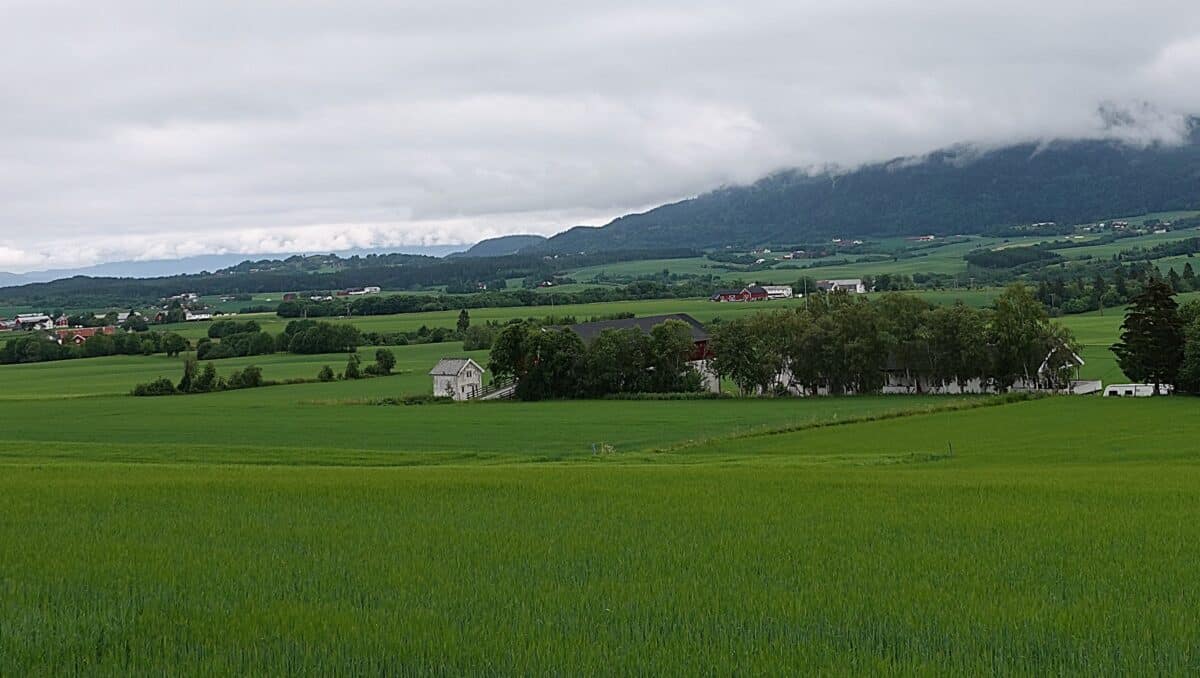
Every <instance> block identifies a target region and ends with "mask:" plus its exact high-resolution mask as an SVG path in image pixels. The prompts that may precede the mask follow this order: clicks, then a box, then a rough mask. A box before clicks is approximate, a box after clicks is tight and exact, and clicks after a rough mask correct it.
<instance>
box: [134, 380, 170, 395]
mask: <svg viewBox="0 0 1200 678" xmlns="http://www.w3.org/2000/svg"><path fill="white" fill-rule="evenodd" d="M176 393H178V391H176V390H175V384H173V383H171V380H170V379H167V378H166V377H159V378H158V379H155V380H154V381H152V382H150V383H148V384H138V385H137V386H134V387H133V395H135V396H161V395H175V394H176Z"/></svg>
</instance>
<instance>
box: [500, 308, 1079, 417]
mask: <svg viewBox="0 0 1200 678" xmlns="http://www.w3.org/2000/svg"><path fill="white" fill-rule="evenodd" d="M710 332H711V337H710V347H711V349H712V353H713V354H714V355H713V357H712V358H711V362H710V368H711V369H712V371H714V372H715V373H716V374H718V375H720V376H721V377H723V378H728V379H729V380H731V381H732V382H733V383H734V384H735V385H736V386H737V387H738V389H739V390H740V391H741V392H742V393H743V394H745V395H748V394H757V393H762V394H770V393H774V392H780V393H782V392H784V391H786V390H789V389H794V390H799V391H801V392H805V393H812V394H816V393H831V394H842V393H875V392H879V391H880V390H881V389H882V388H883V386H884V385H885V382H886V374H887V372H888V371H892V372H897V373H902V374H906V375H909V376H912V377H916V376H920V377H921V383H924V384H930V385H933V386H937V385H949V384H951V383H955V382H957V383H959V384H960V385H966V384H968V383H970V382H972V381H974V380H978V381H979V383H981V384H982V385H983V386H984V387H987V388H993V389H996V390H1003V389H1007V388H1010V387H1012V386H1013V385H1015V384H1018V383H1027V384H1034V383H1038V384H1041V385H1043V386H1045V387H1048V388H1063V387H1065V386H1067V385H1068V383H1069V380H1070V378H1071V374H1072V368H1073V367H1074V364H1073V362H1072V361H1073V356H1074V355H1075V354H1076V353H1077V352H1078V346H1077V344H1076V342H1075V340H1074V337H1073V336H1072V334H1071V333H1070V331H1069V330H1067V329H1066V328H1064V327H1062V326H1061V325H1058V324H1057V323H1054V322H1052V321H1051V320H1050V318H1049V315H1048V314H1047V312H1046V309H1045V307H1044V306H1043V305H1042V304H1041V303H1040V302H1038V300H1037V299H1035V298H1034V296H1033V294H1032V293H1031V291H1030V290H1029V289H1028V288H1027V287H1025V286H1023V285H1019V284H1018V285H1013V286H1011V287H1009V288H1008V289H1006V290H1005V291H1004V292H1003V293H1002V294H1001V295H1000V296H999V297H998V298H997V300H996V302H995V305H994V308H992V309H975V308H971V307H968V306H965V305H963V304H956V305H954V306H935V305H933V304H931V303H929V302H927V301H924V300H922V299H920V298H918V297H915V296H912V295H906V294H902V293H892V294H888V295H885V296H883V297H882V298H880V299H878V300H876V301H868V300H867V299H865V298H863V297H860V296H856V295H847V294H829V295H817V296H814V297H813V298H811V299H810V300H809V303H808V304H807V305H806V306H802V307H795V308H789V309H785V310H780V311H774V312H762V313H758V314H755V315H751V316H745V317H741V318H737V319H734V320H729V321H725V322H715V323H713V324H712V326H711V327H710ZM693 350H694V343H693V340H692V337H691V333H690V329H689V327H688V326H687V325H686V324H683V323H679V322H677V321H672V322H669V323H664V324H663V325H660V326H657V327H655V328H653V330H652V331H651V332H650V333H649V334H646V333H643V332H641V331H638V330H634V329H630V330H606V331H605V332H603V333H601V334H600V336H599V337H598V338H596V339H595V340H593V341H592V342H591V343H588V344H585V343H584V342H583V340H582V339H580V338H579V337H578V336H577V335H575V334H574V333H573V332H571V331H570V330H567V329H549V328H545V327H543V326H540V325H537V324H534V323H528V322H522V323H518V324H514V325H510V326H506V327H505V328H504V329H503V330H501V331H500V333H499V334H498V335H497V337H496V340H495V342H494V344H493V346H492V352H491V360H490V363H489V369H490V370H491V371H492V373H493V375H495V376H496V377H497V378H509V377H511V378H514V379H516V381H517V396H518V397H520V398H522V399H525V400H541V399H546V398H573V397H598V396H604V395H610V394H622V393H647V392H663V393H665V392H686V391H696V390H699V389H700V387H701V384H702V380H703V375H701V374H699V373H698V372H697V371H696V370H695V369H693V368H692V366H691V365H690V364H689V358H690V357H693ZM1043 365H1045V367H1043Z"/></svg>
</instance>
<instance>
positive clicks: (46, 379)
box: [0, 342, 487, 403]
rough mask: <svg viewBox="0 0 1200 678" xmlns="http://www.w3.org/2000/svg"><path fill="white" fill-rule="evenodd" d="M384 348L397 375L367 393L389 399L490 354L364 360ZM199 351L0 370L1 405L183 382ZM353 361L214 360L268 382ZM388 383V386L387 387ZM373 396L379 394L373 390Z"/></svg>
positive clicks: (423, 389)
mask: <svg viewBox="0 0 1200 678" xmlns="http://www.w3.org/2000/svg"><path fill="white" fill-rule="evenodd" d="M378 348H388V349H389V350H391V351H392V353H393V354H394V355H395V356H396V374H395V375H394V376H391V377H386V378H384V379H381V380H380V382H381V383H380V384H378V385H375V384H372V385H370V386H368V385H367V382H366V381H364V382H362V384H363V385H362V387H361V388H364V389H369V390H370V389H372V388H374V389H385V388H386V389H387V394H388V395H402V394H416V393H431V392H432V391H433V387H432V385H431V384H432V382H431V381H430V379H429V377H428V376H427V375H426V373H427V372H428V371H429V369H430V368H432V367H433V366H434V364H435V363H437V361H438V360H439V359H440V358H442V357H448V356H470V357H473V358H475V359H476V360H478V361H480V362H482V363H484V364H485V365H486V362H487V351H475V352H464V351H463V350H462V343H461V342H454V343H441V344H413V345H409V346H388V347H378V346H362V347H360V348H359V351H358V356H359V358H360V359H361V360H362V361H363V362H364V363H370V362H373V361H374V360H375V351H376V349H378ZM194 355H195V353H194V352H192V353H187V354H184V355H183V356H180V357H177V358H168V357H167V356H165V355H162V354H159V355H153V356H106V357H103V358H83V359H78V360H63V361H57V362H45V363H28V364H23V365H3V366H0V403H2V402H4V401H6V400H23V399H30V398H41V399H46V398H51V399H53V398H78V397H84V396H97V395H114V394H115V395H123V394H127V393H129V391H130V390H131V389H132V388H133V387H134V386H135V385H137V384H139V383H144V382H149V381H153V380H154V379H157V378H159V377H168V378H170V379H172V380H173V381H177V380H178V379H179V377H180V375H182V373H183V360H184V358H186V357H193V356H194ZM347 359H348V356H347V354H345V353H330V354H324V355H295V354H291V353H274V354H271V355H260V356H250V357H246V358H225V359H222V360H213V361H211V362H212V364H213V366H214V367H216V368H217V371H218V372H219V373H220V374H222V375H227V374H229V373H230V372H232V371H234V370H240V369H242V368H244V367H246V366H248V365H257V366H258V367H261V368H262V370H263V378H265V379H268V380H274V381H283V380H286V379H312V378H315V377H316V376H317V372H319V371H320V369H321V367H322V366H324V365H329V366H330V367H331V368H333V370H334V371H335V372H338V371H341V370H342V369H343V368H344V367H345V365H346V361H347ZM384 381H386V385H385V384H383V383H382V382H384ZM372 392H374V391H373V390H372Z"/></svg>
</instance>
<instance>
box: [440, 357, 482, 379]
mask: <svg viewBox="0 0 1200 678" xmlns="http://www.w3.org/2000/svg"><path fill="white" fill-rule="evenodd" d="M467 365H475V367H477V368H479V370H480V371H483V368H482V367H479V363H477V362H475V361H474V360H471V359H470V358H442V359H441V360H439V361H438V363H437V364H436V365H434V366H433V369H432V370H429V374H430V375H432V376H436V377H456V376H458V373H459V372H462V371H463V369H464V368H466V366H467Z"/></svg>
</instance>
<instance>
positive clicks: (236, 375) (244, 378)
mask: <svg viewBox="0 0 1200 678" xmlns="http://www.w3.org/2000/svg"><path fill="white" fill-rule="evenodd" d="M225 383H226V387H227V388H230V389H239V388H257V387H259V386H262V385H263V376H262V368H261V367H256V366H254V365H250V366H248V367H246V369H244V370H235V371H234V372H232V373H231V374H230V375H229V379H227V380H226V382H225Z"/></svg>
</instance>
